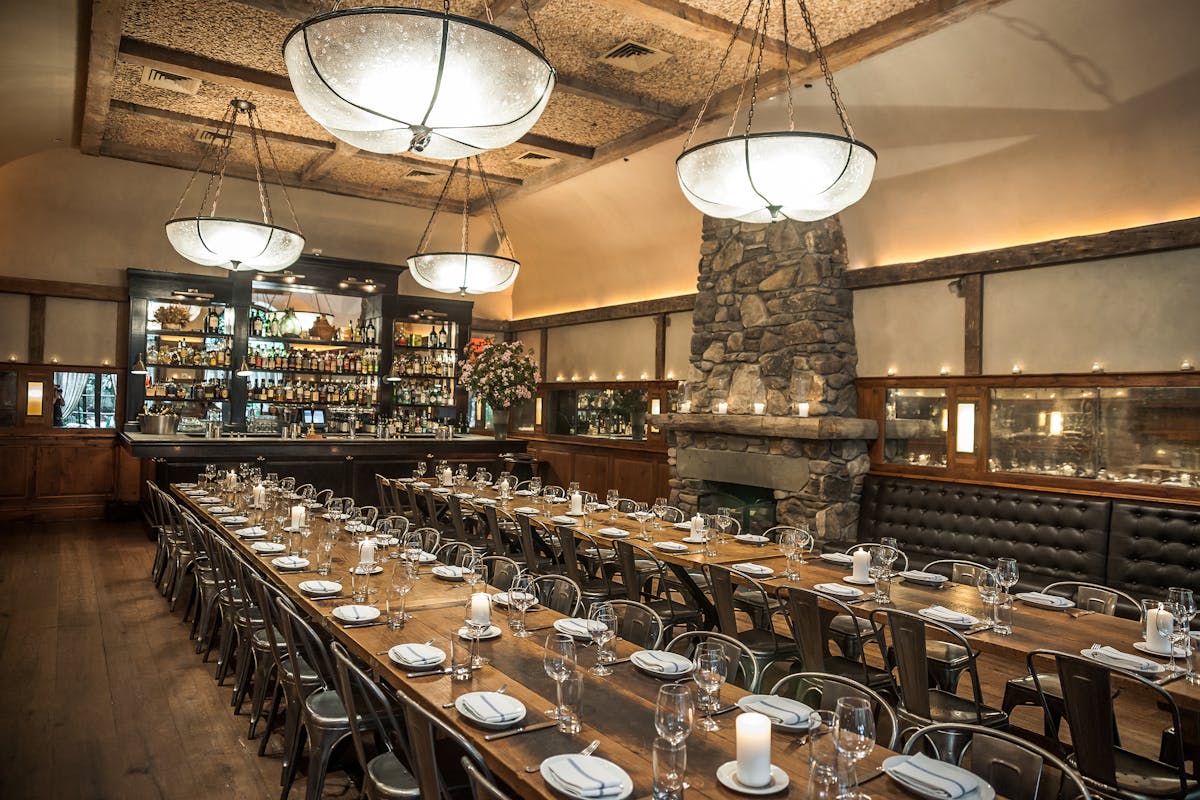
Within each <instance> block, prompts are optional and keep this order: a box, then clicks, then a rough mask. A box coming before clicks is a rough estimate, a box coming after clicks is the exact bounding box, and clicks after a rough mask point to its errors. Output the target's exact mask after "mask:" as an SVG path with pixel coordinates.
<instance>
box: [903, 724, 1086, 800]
mask: <svg viewBox="0 0 1200 800" xmlns="http://www.w3.org/2000/svg"><path fill="white" fill-rule="evenodd" d="M946 738H951V739H954V740H957V741H961V740H963V739H967V740H968V741H967V744H966V745H965V746H964V747H963V752H962V754H961V755H960V757H959V758H958V759H957V760H952V757H951V755H950V754H949V753H947V754H945V755H944V756H943V753H942V747H941V744H942V742H943V741H944V740H945V739H946ZM903 753H904V755H912V754H914V753H925V754H926V755H928V756H931V757H932V758H935V759H937V760H938V761H946V762H949V763H952V764H954V765H955V766H960V767H963V768H964V769H966V770H968V771H969V772H972V773H974V774H975V775H978V776H979V777H980V778H982V779H983V780H985V781H987V782H988V784H989V785H990V786H991V787H992V788H993V789H995V790H996V793H997V794H999V795H1000V796H1001V797H1014V798H1015V797H1028V798H1035V797H1039V796H1040V795H1039V791H1040V790H1041V789H1042V778H1043V776H1044V775H1045V773H1046V769H1047V767H1050V768H1052V769H1053V770H1054V772H1055V777H1056V778H1057V781H1058V787H1057V789H1056V790H1055V792H1054V795H1053V796H1054V797H1055V798H1057V800H1090V798H1091V797H1092V793H1091V792H1090V791H1089V790H1088V787H1087V785H1086V784H1085V782H1084V780H1083V777H1082V776H1081V775H1080V774H1079V772H1078V771H1076V770H1075V769H1073V768H1072V767H1071V766H1070V765H1068V764H1067V763H1066V762H1065V761H1063V760H1062V759H1061V758H1059V757H1058V756H1056V755H1054V754H1053V753H1051V752H1050V751H1049V750H1046V749H1045V748H1043V747H1039V746H1038V745H1036V744H1034V743H1032V742H1030V741H1027V740H1025V739H1022V738H1020V737H1018V736H1014V735H1012V734H1011V733H1008V732H1006V731H998V730H994V729H992V728H984V727H981V726H979V725H968V724H965V723H958V722H943V723H939V724H937V725H927V726H925V727H924V728H921V729H920V730H918V731H915V732H914V733H913V734H912V736H911V737H910V738H909V740H908V742H906V743H905V745H904V750H903ZM1068 785H1069V786H1070V789H1069V790H1068V788H1067V787H1068Z"/></svg>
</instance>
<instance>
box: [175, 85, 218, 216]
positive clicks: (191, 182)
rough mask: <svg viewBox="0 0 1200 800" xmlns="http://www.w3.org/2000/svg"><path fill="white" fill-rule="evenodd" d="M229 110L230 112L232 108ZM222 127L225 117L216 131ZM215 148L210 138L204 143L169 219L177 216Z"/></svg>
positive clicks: (215, 145) (201, 206) (201, 207)
mask: <svg viewBox="0 0 1200 800" xmlns="http://www.w3.org/2000/svg"><path fill="white" fill-rule="evenodd" d="M230 110H232V108H231V109H230ZM225 113H226V114H228V113H229V111H226V112H225ZM224 126H225V117H223V116H222V117H221V125H220V126H219V127H218V128H217V130H218V131H220V130H221V129H222V128H224ZM217 147H218V145H217V140H216V139H215V138H210V139H209V140H208V141H207V142H206V143H205V145H204V152H203V153H202V154H201V155H200V161H199V163H197V164H196V169H195V170H194V171H193V172H192V177H191V178H189V179H188V182H187V186H185V187H184V189H183V194H181V195H179V202H177V203H176V204H175V210H174V211H172V212H171V219H175V218H176V217H178V216H179V210H180V209H181V208H183V201H184V200H186V199H187V196H188V192H190V191H191V190H192V187H193V186H195V185H196V178H197V177H198V176H199V175H200V170H202V169H204V164H205V163H206V162H207V161H208V159H209V157H210V156H212V155H213V152H214V151H215V150H216V149H217ZM214 163H215V162H214ZM211 180H212V175H211V174H210V175H209V181H211ZM205 197H207V193H205ZM200 210H201V211H203V210H204V199H201V200H200Z"/></svg>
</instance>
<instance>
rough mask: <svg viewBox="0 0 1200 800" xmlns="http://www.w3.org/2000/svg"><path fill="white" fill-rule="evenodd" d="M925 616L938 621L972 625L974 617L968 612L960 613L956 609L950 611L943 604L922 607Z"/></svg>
mask: <svg viewBox="0 0 1200 800" xmlns="http://www.w3.org/2000/svg"><path fill="white" fill-rule="evenodd" d="M922 612H923V613H924V614H925V616H927V617H929V618H930V619H934V620H937V621H938V622H949V623H951V624H952V625H972V624H974V622H975V618H974V617H972V616H970V615H969V614H960V613H958V612H957V611H951V610H950V609H948V608H946V607H945V606H930V607H929V608H925V609H922Z"/></svg>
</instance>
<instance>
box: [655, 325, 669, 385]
mask: <svg viewBox="0 0 1200 800" xmlns="http://www.w3.org/2000/svg"><path fill="white" fill-rule="evenodd" d="M670 324H671V320H670V318H669V317H668V316H667V315H666V314H656V315H655V316H654V380H656V381H661V380H662V379H663V378H664V377H665V376H666V374H667V326H668V325H670Z"/></svg>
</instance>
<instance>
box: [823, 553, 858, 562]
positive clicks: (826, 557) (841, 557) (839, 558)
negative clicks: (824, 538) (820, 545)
mask: <svg viewBox="0 0 1200 800" xmlns="http://www.w3.org/2000/svg"><path fill="white" fill-rule="evenodd" d="M821 559H822V560H823V561H832V562H833V563H834V564H850V563H852V562H853V561H854V559H853V558H852V557H851V556H849V555H847V554H846V553H821Z"/></svg>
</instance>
